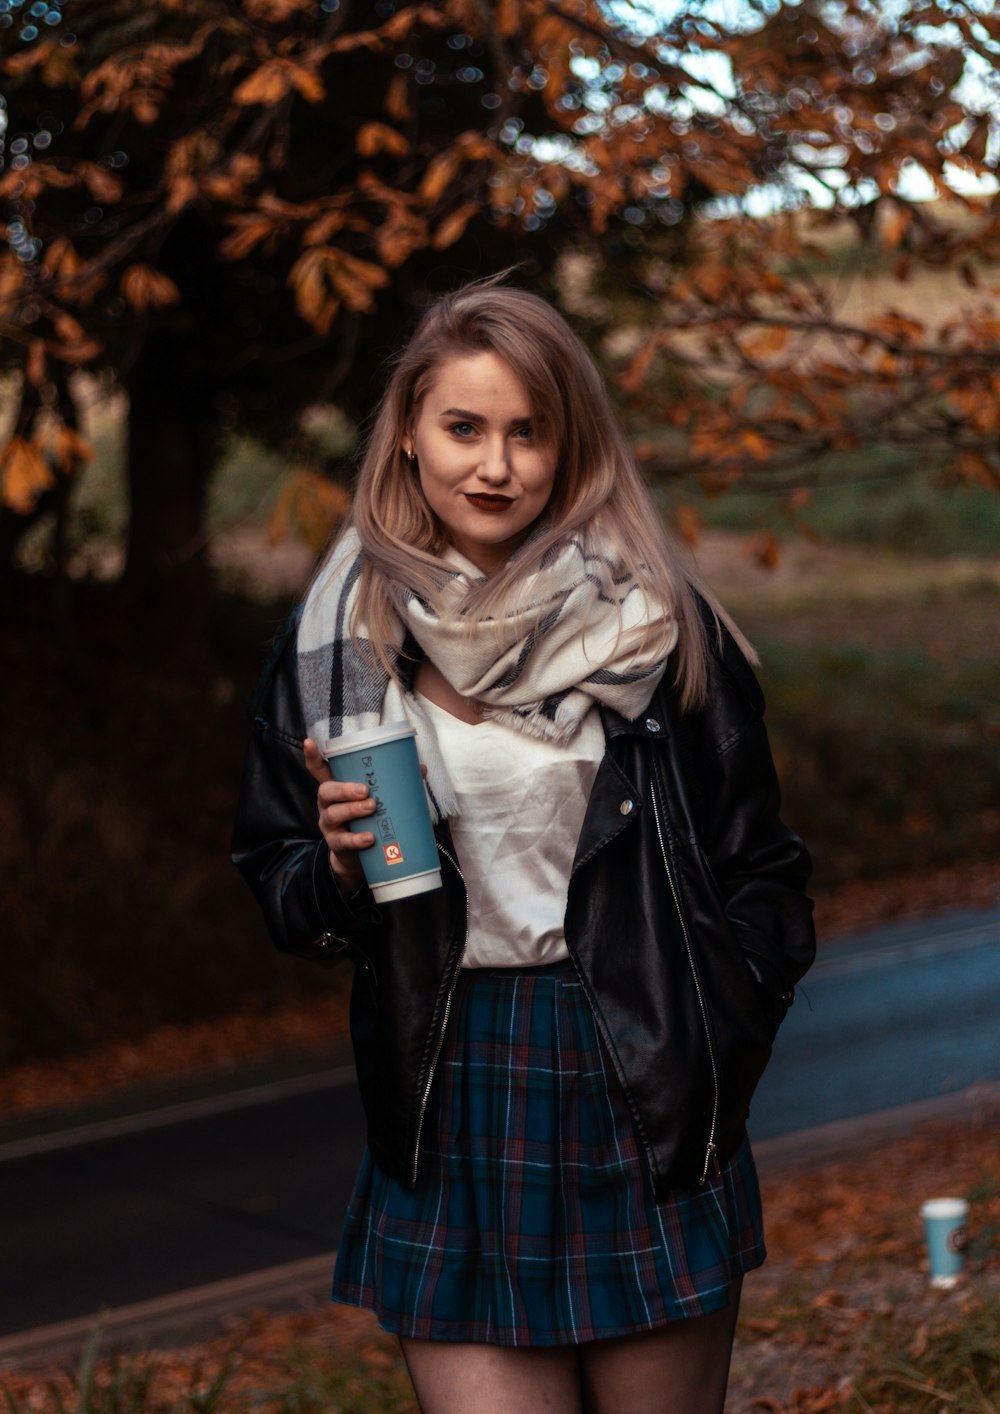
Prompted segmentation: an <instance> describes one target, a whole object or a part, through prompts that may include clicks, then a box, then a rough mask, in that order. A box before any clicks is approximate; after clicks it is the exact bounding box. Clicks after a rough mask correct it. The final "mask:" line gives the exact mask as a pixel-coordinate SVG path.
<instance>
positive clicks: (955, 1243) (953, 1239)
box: [947, 1227, 969, 1252]
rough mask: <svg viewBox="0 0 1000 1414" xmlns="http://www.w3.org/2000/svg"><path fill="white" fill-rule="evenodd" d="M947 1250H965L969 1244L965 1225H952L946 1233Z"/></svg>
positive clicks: (967, 1230)
mask: <svg viewBox="0 0 1000 1414" xmlns="http://www.w3.org/2000/svg"><path fill="white" fill-rule="evenodd" d="M947 1241H948V1251H949V1252H965V1251H966V1250H967V1249H968V1246H969V1229H968V1228H966V1227H953V1228H952V1230H951V1232H949V1234H948V1239H947Z"/></svg>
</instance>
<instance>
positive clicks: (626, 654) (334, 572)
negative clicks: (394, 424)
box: [298, 528, 677, 818]
mask: <svg viewBox="0 0 1000 1414" xmlns="http://www.w3.org/2000/svg"><path fill="white" fill-rule="evenodd" d="M361 563H362V551H361V545H360V541H359V539H358V536H357V532H356V531H355V530H353V528H352V529H348V530H347V531H346V532H345V533H344V535H343V536H342V537H341V539H340V541H339V542H338V544H337V546H336V548H335V550H334V552H333V554H332V555H331V556H330V559H329V560H328V561H327V563H326V565H325V566H324V567H323V569H322V570H321V572H320V573H319V575H318V576H317V577H316V579H315V580H314V581H313V584H312V586H311V588H310V590H309V593H308V595H307V596H306V602H305V606H304V609H303V613H302V619H301V622H300V624H299V634H298V665H299V683H300V687H301V691H302V701H303V704H304V707H305V718H306V723H307V726H308V729H309V734H310V736H312V737H313V739H314V740H315V741H316V742H317V743H318V744H319V746H320V748H322V746H323V743H324V742H325V741H327V740H328V739H329V738H331V737H338V736H346V735H348V734H349V733H351V732H355V731H362V730H364V729H365V728H366V727H372V726H376V725H378V723H379V722H380V721H385V722H390V721H408V722H409V723H410V724H411V725H412V726H414V727H415V728H416V730H417V745H418V750H419V752H420V756H421V760H422V761H423V762H424V764H425V765H426V766H427V784H428V791H429V794H430V796H431V803H432V807H433V809H434V812H435V814H436V815H437V816H438V818H442V817H444V816H448V815H454V814H456V813H457V811H456V806H455V800H454V794H453V792H452V790H451V787H450V785H449V783H448V778H447V772H446V771H445V769H444V766H443V763H442V762H441V760H440V756H439V753H438V750H437V743H436V739H435V737H434V729H433V726H432V725H431V723H430V721H429V719H428V718H427V716H426V715H425V713H424V711H423V708H422V706H421V703H420V699H419V697H418V696H417V695H416V694H415V693H413V692H404V691H403V689H402V687H401V686H400V684H399V682H398V681H397V680H396V679H394V678H393V677H391V676H390V674H389V673H387V672H386V671H385V670H384V668H383V667H382V666H381V664H379V663H378V661H377V660H375V659H374V657H373V656H371V655H369V654H368V653H366V652H365V649H366V647H367V638H366V632H365V625H364V624H361V623H353V628H354V632H355V637H356V639H357V645H356V644H355V642H354V641H353V640H352V636H351V629H352V612H353V609H354V605H355V602H356V597H357V588H358V580H359V576H360V573H361ZM441 563H442V571H443V578H442V585H441V588H440V590H439V591H438V593H437V594H436V595H435V597H434V601H433V603H429V602H426V601H424V600H422V599H420V598H418V597H417V595H416V594H415V593H413V592H412V590H409V589H407V588H406V587H405V586H404V585H394V586H393V588H394V600H395V603H396V605H397V612H398V615H399V617H398V620H397V634H396V638H395V641H394V642H393V643H391V644H389V645H388V647H389V651H390V655H391V656H393V657H395V656H398V654H399V651H400V649H401V648H402V646H403V642H404V640H405V637H406V634H407V632H409V633H411V634H412V636H413V637H414V638H415V639H416V641H417V643H418V644H419V645H420V647H421V649H422V650H423V652H424V653H425V654H426V655H427V657H428V658H429V659H430V660H431V661H432V662H433V663H434V665H435V666H436V667H437V668H438V669H439V671H440V672H441V673H442V674H443V675H444V676H445V677H446V678H447V680H448V681H449V682H450V683H451V685H452V686H453V687H454V688H455V690H456V692H458V693H460V694H461V696H462V697H465V698H468V699H470V700H472V701H475V702H477V703H478V704H479V705H480V707H481V710H482V713H483V716H484V717H488V718H490V719H492V720H494V721H497V722H501V723H503V724H505V725H507V726H510V727H513V728H515V729H516V730H518V731H523V732H526V733H528V734H531V735H535V736H540V737H544V738H545V739H547V740H549V741H553V742H555V743H557V744H562V743H566V742H568V741H570V740H571V739H572V737H573V735H574V733H575V732H576V730H577V728H578V727H579V725H580V723H581V722H582V721H583V718H584V716H585V715H586V713H587V712H588V711H589V710H590V708H591V706H592V705H593V704H594V703H595V702H598V703H603V704H604V705H605V706H607V707H611V708H613V709H614V710H615V711H616V712H618V713H620V714H621V715H622V716H623V717H627V718H630V719H631V718H635V717H637V716H638V715H639V714H640V712H642V710H643V709H644V708H645V707H646V706H647V705H648V703H649V700H650V698H651V697H652V695H653V693H654V691H655V690H656V686H657V684H658V683H659V681H660V678H661V677H662V676H663V672H664V669H665V667H666V658H667V654H668V653H669V652H670V650H671V649H672V648H673V646H674V644H675V643H676V640H677V626H676V624H675V623H673V622H672V620H671V615H670V612H669V609H668V607H667V606H666V605H665V604H662V603H655V602H652V603H651V602H650V600H649V598H648V597H647V596H646V595H645V594H644V592H643V591H642V589H641V588H640V586H639V585H638V584H637V582H636V581H635V580H634V579H633V578H632V576H631V575H629V574H627V573H623V572H622V571H621V570H616V569H615V567H614V566H613V565H612V562H611V561H610V560H609V559H608V558H607V557H606V556H604V555H602V554H600V553H597V552H595V551H593V550H591V549H589V548H588V547H587V546H586V545H585V544H584V543H583V542H582V541H581V540H579V539H576V538H574V539H570V540H565V541H562V542H561V543H560V544H558V545H556V546H555V547H554V548H553V549H552V550H550V551H549V553H548V554H547V555H546V556H544V557H543V558H542V559H541V560H540V561H539V562H538V563H537V564H536V565H535V567H534V568H533V569H532V568H527V567H526V573H525V576H524V580H523V587H522V592H521V593H520V594H519V595H518V597H517V600H516V602H515V603H514V605H513V607H512V608H511V610H510V611H509V612H507V613H506V614H505V615H504V617H503V619H502V620H500V621H498V622H496V623H492V622H491V623H489V624H484V625H483V626H482V627H481V628H480V629H479V631H478V632H476V633H474V634H471V633H470V632H469V627H468V620H467V618H466V616H465V612H464V607H465V601H466V598H467V595H468V593H469V589H470V587H471V586H472V585H474V584H481V583H482V582H483V580H484V576H483V575H482V573H481V571H479V570H478V569H477V568H476V567H475V565H473V564H471V563H470V562H469V561H468V560H466V559H465V558H464V557H463V556H462V555H460V554H459V553H458V552H457V551H455V550H448V551H446V552H445V554H444V556H443V557H442V561H441ZM651 630H659V631H658V632H656V633H655V635H654V637H655V640H656V642H658V643H662V642H663V639H664V637H666V641H667V647H666V649H664V650H663V651H662V652H660V653H658V654H654V652H651V651H650V646H649V645H650V637H651ZM359 649H360V651H359Z"/></svg>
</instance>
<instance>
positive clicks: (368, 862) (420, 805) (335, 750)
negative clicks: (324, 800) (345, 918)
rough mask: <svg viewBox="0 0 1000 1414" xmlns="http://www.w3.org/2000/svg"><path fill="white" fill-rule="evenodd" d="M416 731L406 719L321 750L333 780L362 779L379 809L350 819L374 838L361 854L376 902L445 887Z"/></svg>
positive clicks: (356, 830)
mask: <svg viewBox="0 0 1000 1414" xmlns="http://www.w3.org/2000/svg"><path fill="white" fill-rule="evenodd" d="M416 735H417V734H416V732H415V731H414V729H413V728H412V727H411V726H409V725H408V723H406V722H390V723H387V725H385V726H383V727H371V728H370V729H369V730H368V731H363V732H353V733H352V734H351V735H350V736H338V737H334V738H333V739H332V740H330V741H328V742H327V743H326V745H325V746H324V748H323V755H324V756H325V757H326V759H327V762H328V763H329V766H330V772H331V774H332V776H333V779H334V780H335V781H343V782H347V781H360V782H361V783H362V785H366V786H367V787H368V790H369V793H370V794H371V797H372V799H373V800H374V801H375V813H374V814H373V815H364V816H362V817H361V818H360V819H358V820H352V821H351V823H350V825H349V826H348V828H349V829H350V830H351V832H352V833H353V834H356V835H357V834H364V833H366V832H368V831H371V833H372V834H373V835H374V836H375V843H374V844H373V845H371V846H370V847H369V848H368V849H363V850H361V852H360V854H359V856H358V857H359V859H360V860H361V867H362V869H363V870H364V873H365V878H366V879H367V881H368V884H369V887H370V888H371V891H372V893H373V894H374V896H375V901H376V903H392V902H394V901H395V900H396V899H401V898H409V897H410V896H411V895H413V894H423V893H427V892H429V891H430V890H431V889H439V888H440V887H441V862H440V860H439V858H438V852H437V842H436V841H435V839H434V829H433V826H432V824H431V816H430V810H429V809H428V807H427V793H426V791H425V790H424V780H423V776H422V775H421V773H420V762H419V761H418V759H417V744H416Z"/></svg>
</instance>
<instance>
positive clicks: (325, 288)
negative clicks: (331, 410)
mask: <svg viewBox="0 0 1000 1414" xmlns="http://www.w3.org/2000/svg"><path fill="white" fill-rule="evenodd" d="M43 11H44V13H42V12H43ZM664 13H667V12H661V10H660V8H659V7H655V6H645V5H640V4H638V3H636V4H633V5H631V6H626V5H623V4H617V5H614V6H612V5H610V4H602V3H600V0H498V2H497V3H494V4H489V3H486V0H447V2H446V3H444V4H433V5H432V4H420V3H417V4H409V5H406V4H399V5H397V4H395V3H393V0H376V2H375V3H374V5H368V4H366V5H362V4H359V3H354V0H319V3H317V0H161V3H160V4H158V5H156V6H149V5H147V4H145V3H143V0H90V3H89V4H88V6H87V7H86V9H85V10H83V11H82V13H81V14H80V15H79V18H78V22H76V20H77V17H75V16H74V21H75V22H76V28H75V31H74V32H72V33H70V32H69V30H68V20H66V19H64V17H63V16H62V14H61V11H60V8H59V3H57V0H51V3H50V4H49V5H47V6H41V5H38V4H35V5H31V6H29V5H28V3H27V0H11V8H10V9H9V10H8V11H7V12H6V13H5V14H3V15H2V16H0V23H2V22H7V21H10V23H9V24H8V27H7V29H6V30H5V31H0V43H3V45H4V54H3V58H2V62H0V72H2V74H3V85H4V89H5V93H6V101H7V115H8V119H9V133H8V154H9V165H8V168H7V171H6V172H5V173H4V175H3V176H2V178H0V200H3V201H5V202H6V203H7V205H8V225H7V232H8V241H9V249H8V250H7V252H5V253H4V254H3V255H2V256H0V323H2V328H3V332H4V334H5V357H6V359H7V361H8V363H10V364H13V365H15V367H16V369H17V371H18V374H19V378H20V402H19V406H18V409H17V412H16V416H15V420H14V424H13V429H12V435H11V436H10V438H9V440H8V441H7V443H6V447H5V449H4V450H3V452H2V461H0V469H2V475H3V496H4V501H5V505H6V510H5V511H4V515H3V519H2V520H0V541H5V542H6V549H7V550H8V551H9V548H10V546H11V545H12V544H13V542H14V541H15V540H16V538H17V535H18V533H19V532H20V530H21V528H22V527H23V526H24V525H25V524H26V523H27V522H28V520H29V518H30V516H31V515H33V514H35V513H37V510H38V508H39V507H41V506H43V505H45V504H46V503H47V502H50V501H53V500H54V501H55V502H56V503H59V502H62V503H65V499H66V497H67V495H68V493H69V488H70V486H71V484H72V478H73V476H74V475H75V472H76V470H77V468H78V467H79V465H80V463H81V461H82V459H83V458H84V457H85V456H86V453H87V449H86V446H85V444H84V443H83V441H82V439H81V437H80V435H79V432H78V430H77V427H76V424H75V418H74V399H73V386H74V374H75V372H76V371H78V370H89V371H93V372H99V371H101V370H109V371H110V372H111V373H112V374H113V375H114V377H115V378H116V379H117V380H118V381H119V382H120V383H121V385H122V386H123V387H124V388H125V389H126V391H127V393H128V395H129V403H130V413H129V469H130V494H131V511H132V520H131V532H130V547H129V562H128V571H127V575H128V578H129V579H130V581H131V582H132V584H133V585H134V586H135V587H137V588H145V589H147V590H149V589H150V587H151V586H152V585H155V584H156V583H157V582H159V583H167V584H168V585H169V593H170V595H171V597H173V596H174V595H175V594H176V592H177V581H178V579H182V578H185V577H186V578H189V579H191V580H192V581H193V582H194V583H195V584H196V585H197V584H199V583H200V581H201V576H202V568H203V567H202V565H201V562H200V551H199V546H200V545H201V543H202V535H201V517H202V511H203V505H204V495H205V489H206V485H207V482H208V477H209V475H210V472H211V469H212V465H213V462H214V459H215V455H216V449H217V441H218V437H219V434H220V432H221V431H224V430H225V429H227V428H231V427H234V426H241V427H245V428H248V429H250V430H253V431H254V432H256V433H258V434H260V435H263V436H265V437H267V438H269V439H270V440H272V441H274V442H276V443H277V444H279V445H285V446H287V445H289V441H290V439H291V438H292V437H294V435H295V427H296V417H297V414H298V413H299V412H300V411H301V410H302V409H303V408H304V407H306V406H308V405H310V404H314V403H317V402H337V403H339V404H341V405H342V406H344V407H346V408H347V409H348V410H349V411H351V412H357V411H359V410H363V409H364V408H365V407H366V406H367V404H368V402H369V401H370V398H371V395H372V390H373V387H374V386H375V382H374V380H375V378H376V373H377V368H378V365H379V362H380V360H381V359H382V357H383V356H384V354H385V352H386V351H387V350H388V348H389V347H390V346H391V345H392V343H393V342H394V341H395V339H396V338H397V337H398V333H399V330H400V328H401V326H402V325H403V324H405V322H406V321H407V320H408V319H409V317H410V316H411V314H412V311H413V309H414V308H415V307H416V306H417V305H418V304H419V301H420V299H421V297H422V296H423V294H424V292H425V291H426V290H427V289H428V288H430V289H433V288H435V287H441V286H446V285H448V284H450V283H453V282H454V281H456V280H458V279H461V278H466V277H468V276H470V275H474V274H477V273H486V272H487V271H491V270H493V269H496V268H501V267H503V266H504V265H507V264H509V263H511V262H512V261H515V260H519V261H521V262H522V271H523V275H524V276H526V277H527V278H530V279H533V280H535V281H536V282H538V283H539V284H541V285H542V286H543V287H546V288H550V289H551V288H552V283H553V276H554V271H555V268H556V265H557V262H558V261H559V259H560V257H561V256H562V255H563V254H565V252H567V251H568V250H572V249H582V250H588V249H589V250H599V252H600V262H601V268H602V271H603V277H604V280H605V282H608V281H614V282H617V283H618V285H619V287H620V289H622V290H624V291H626V292H627V293H628V295H629V296H630V300H631V303H630V306H629V307H630V309H631V312H632V315H633V316H634V318H633V319H632V322H633V323H634V326H635V338H634V344H635V349H634V352H633V354H632V356H631V357H630V359H629V361H628V363H627V366H626V367H624V368H623V369H622V371H621V387H622V392H623V396H625V397H626V398H628V399H630V400H631V402H632V404H633V412H634V413H635V415H636V417H637V419H638V421H639V422H640V424H643V423H644V424H645V427H646V432H647V435H646V436H645V437H644V446H643V447H642V450H643V452H644V454H645V455H646V457H647V460H648V461H649V464H650V467H651V469H652V470H653V471H654V472H655V473H659V474H671V475H679V474H683V473H686V472H688V471H691V470H695V471H697V472H699V473H700V474H702V475H703V476H707V477H708V478H709V479H710V480H711V481H712V482H713V484H714V483H718V484H728V483H731V482H732V481H733V480H735V479H738V478H740V477H747V476H750V477H754V478H759V479H763V480H765V481H766V482H768V484H772V485H774V484H778V485H782V486H784V485H787V486H788V487H789V488H790V489H791V488H794V487H798V486H801V484H802V481H803V473H802V471H801V468H802V465H803V459H804V457H805V455H806V454H807V453H816V452H823V451H825V450H828V449H829V448H831V447H837V446H857V445H859V444H861V443H862V442H863V441H864V439H865V438H866V437H867V436H869V435H871V430H872V418H873V415H876V414H877V418H878V422H877V426H878V431H879V435H883V436H884V435H892V436H896V437H898V438H900V439H903V440H906V439H919V440H920V442H921V444H922V445H925V446H926V444H927V439H928V438H934V439H937V441H938V442H939V443H941V444H942V445H947V446H949V447H951V448H953V449H954V450H955V453H956V456H957V460H956V462H955V466H956V469H957V472H958V474H960V475H963V476H968V477H972V478H974V479H978V480H984V481H988V482H989V483H990V484H1000V473H998V471H997V462H996V454H997V444H998V433H1000V381H998V379H1000V375H998V374H997V373H996V372H995V371H994V363H995V357H994V346H995V343H996V340H997V334H998V330H1000V324H998V323H997V322H996V316H995V315H994V314H993V313H992V312H991V311H989V310H987V309H986V308H984V309H983V310H982V311H980V312H978V313H976V312H973V313H971V314H970V315H968V316H966V315H963V316H962V317H961V319H957V320H955V321H953V322H952V324H951V326H950V327H945V328H944V329H941V330H936V331H933V330H930V329H926V328H924V327H923V325H922V324H921V322H920V321H918V320H916V319H914V318H912V317H908V316H907V317H904V316H903V315H901V314H898V313H894V312H893V311H891V310H889V311H873V316H872V318H871V319H868V320H864V321H860V322H858V321H855V322H853V323H851V324H849V325H845V324H844V323H843V321H842V320H840V319H839V317H838V312H837V310H836V308H835V307H834V306H833V304H832V303H831V301H830V298H829V296H828V293H827V288H826V285H825V284H824V281H823V279H822V278H821V277H818V276H817V275H816V274H815V273H814V272H813V270H812V268H811V266H810V263H809V262H810V260H815V259H816V258H818V256H819V255H820V254H821V252H820V251H819V250H818V248H817V247H816V245H815V242H814V241H812V240H811V234H812V233H811V229H810V227H811V223H812V221H815V220H818V221H821V222H823V223H826V224H831V223H835V222H838V221H839V222H848V221H849V222H854V223H857V224H860V226H862V227H867V228H869V235H870V234H871V231H872V230H877V232H878V235H879V239H880V240H881V242H882V243H883V245H884V246H885V247H886V248H888V249H891V250H892V251H894V252H897V253H898V259H897V262H896V268H897V273H898V275H899V277H900V278H901V279H903V278H905V276H906V274H907V271H908V270H909V269H910V268H912V267H913V265H914V264H915V263H918V262H920V261H927V262H933V263H935V264H936V265H940V266H941V267H942V268H946V267H947V268H949V269H956V270H958V271H959V272H960V275H961V277H962V278H964V279H965V280H966V281H967V282H968V285H969V286H970V287H972V289H973V290H975V289H976V288H977V286H978V282H979V280H980V278H981V276H980V271H981V269H982V267H983V265H984V264H985V263H987V262H990V261H994V260H995V259H996V257H997V254H998V252H1000V212H998V208H997V203H996V201H995V199H994V198H993V197H991V196H983V195H978V196H970V195H968V194H966V195H964V196H961V195H958V194H957V193H956V185H957V184H956V180H955V177H956V173H962V172H964V173H966V174H968V175H970V176H972V177H975V178H977V179H982V178H984V177H988V176H989V172H990V170H991V169H992V167H993V165H994V164H995V142H996V135H995V133H994V134H991V129H990V120H989V116H988V115H989V111H990V110H989V102H988V98H989V93H988V91H987V90H986V89H983V88H982V86H983V85H988V84H989V82H990V81H991V73H992V66H993V64H994V62H995V58H996V54H997V49H998V43H1000V20H998V19H997V18H995V17H994V15H993V13H992V6H990V5H987V4H985V3H983V4H981V5H978V6H976V5H972V4H966V3H961V0H937V3H927V0H913V2H912V3H908V0H895V3H893V4H892V5H884V4H881V3H875V0H844V3H842V4H840V5H838V6H832V5H830V4H829V3H827V0H805V3H801V4H789V3H778V0H773V3H768V4H763V3H762V4H760V5H759V6H758V5H756V4H748V6H747V7H746V10H745V12H743V16H742V18H740V20H739V21H738V22H736V23H732V24H728V25H724V24H723V23H722V22H721V21H719V20H718V19H717V18H713V15H714V14H715V13H716V11H715V9H714V7H713V6H711V5H709V4H699V3H697V0H692V3H689V4H687V5H681V6H679V7H677V8H676V10H675V11H673V12H672V13H669V17H668V18H664ZM977 58H978V59H979V60H980V61H981V65H980V66H981V70H982V77H981V78H980V80H979V83H980V89H981V91H977V90H976V89H975V88H972V89H968V88H966V90H965V91H964V96H963V90H962V88H961V80H962V76H963V72H964V71H965V67H966V65H967V64H968V62H969V61H970V59H971V60H972V61H975V60H976V59H977ZM911 172H919V173H922V174H923V176H924V179H925V181H928V182H930V183H932V184H933V185H934V186H935V187H936V189H937V190H938V191H939V192H940V193H941V194H942V195H946V196H947V197H948V198H949V200H950V201H952V202H954V203H956V204H959V205H961V206H962V207H963V208H964V210H965V213H966V219H965V221H964V223H963V224H962V226H961V228H960V229H956V228H955V227H954V225H952V224H945V223H943V222H942V221H941V220H940V219H939V217H938V216H937V215H935V214H934V212H933V211H932V209H931V208H929V207H926V206H925V205H923V204H921V203H920V202H919V201H918V200H916V195H915V193H914V192H913V191H912V190H911V189H910V186H909V185H908V174H909V173H911ZM819 203H822V204H819ZM810 209H812V212H813V214H812V216H811V217H810V216H809V214H808V213H809V211H810ZM755 211H756V212H757V213H758V214H756V215H754V214H752V213H754V212H755ZM869 216H872V217H875V218H877V219H869ZM595 308H596V309H597V315H596V318H592V314H593V310H594V309H595ZM617 308H618V314H619V316H620V314H621V308H622V305H621V302H620V301H619V305H618V307H617ZM576 317H577V318H578V319H579V320H580V322H581V323H582V324H585V323H587V322H588V320H589V321H590V322H591V323H593V324H594V325H595V326H596V329H597V332H598V333H599V332H600V323H601V312H600V305H597V306H594V305H593V303H592V302H591V303H589V304H588V303H587V302H586V301H584V302H579V303H578V305H577V306H576Z"/></svg>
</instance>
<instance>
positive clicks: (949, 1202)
mask: <svg viewBox="0 0 1000 1414" xmlns="http://www.w3.org/2000/svg"><path fill="white" fill-rule="evenodd" d="M968 1213H969V1205H968V1203H967V1202H966V1201H965V1199H964V1198H928V1199H927V1202H926V1203H924V1204H922V1205H921V1208H920V1216H921V1217H922V1218H964V1217H967V1216H968Z"/></svg>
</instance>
